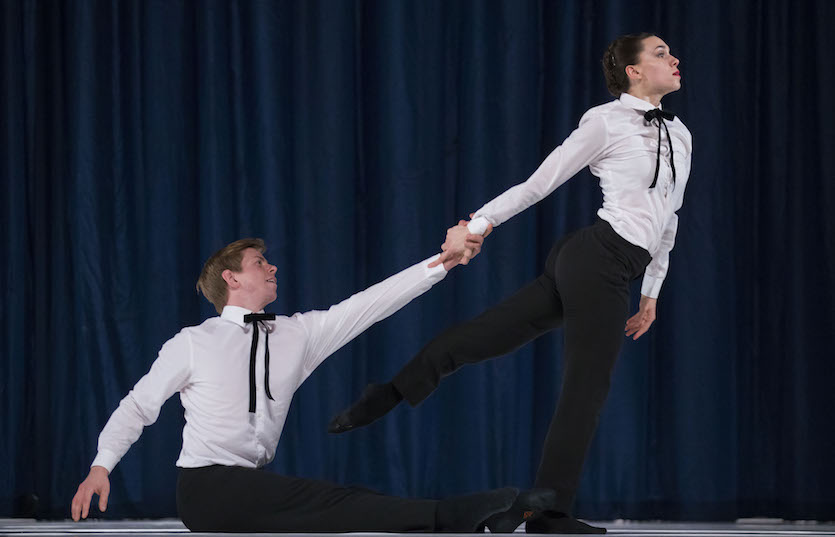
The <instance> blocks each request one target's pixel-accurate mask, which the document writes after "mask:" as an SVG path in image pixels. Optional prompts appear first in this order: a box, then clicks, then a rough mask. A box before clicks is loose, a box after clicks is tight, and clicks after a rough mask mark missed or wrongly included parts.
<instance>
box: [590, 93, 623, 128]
mask: <svg viewBox="0 0 835 537" xmlns="http://www.w3.org/2000/svg"><path fill="white" fill-rule="evenodd" d="M619 104H620V101H618V100H617V99H615V100H614V101H609V102H607V103H603V104H599V105H597V106H592V107H591V108H589V109H588V110H586V113H585V114H583V117H581V118H580V123H582V122H584V121H587V120H589V119H592V118H596V117H602V118H605V117H606V116H607V115H609V114H610V113H611V112H612V110H614V109H615V108H616V107H617V106H618V105H619Z"/></svg>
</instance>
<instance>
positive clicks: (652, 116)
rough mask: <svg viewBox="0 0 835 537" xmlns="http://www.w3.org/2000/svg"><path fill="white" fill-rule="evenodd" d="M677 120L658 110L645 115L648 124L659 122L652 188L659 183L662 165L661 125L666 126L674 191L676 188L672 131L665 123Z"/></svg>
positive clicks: (666, 112)
mask: <svg viewBox="0 0 835 537" xmlns="http://www.w3.org/2000/svg"><path fill="white" fill-rule="evenodd" d="M675 118H676V115H675V114H673V113H672V112H669V111H667V110H660V109H658V108H654V109H652V110H647V111H646V113H644V119H645V120H647V122H648V123H650V124H652V122H653V121H654V120H658V151H657V152H656V153H655V177H653V178H652V184H651V185H649V187H650V188H655V183H656V182H658V168H659V166H660V165H661V125H664V130H665V131H667V141H668V142H669V143H670V168H671V169H672V171H673V189H675V187H676V163H675V159H674V158H673V139H672V138H670V129H668V128H667V123H666V122H665V121H664V120H665V119H666V120H667V121H672V120H674V119H675Z"/></svg>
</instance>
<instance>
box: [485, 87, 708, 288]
mask: <svg viewBox="0 0 835 537" xmlns="http://www.w3.org/2000/svg"><path fill="white" fill-rule="evenodd" d="M653 108H655V107H654V106H653V105H652V104H650V103H648V102H647V101H644V100H642V99H639V98H637V97H634V96H632V95H630V94H628V93H624V94H622V95H621V96H620V98H619V99H617V100H615V101H612V102H609V103H606V104H603V105H600V106H596V107H594V108H591V109H590V110H589V111H588V112H586V113H585V114H584V115H583V117H582V119H580V125H579V126H578V127H577V129H576V130H574V132H572V133H571V135H570V136H569V137H568V138H566V140H565V141H564V142H563V143H562V145H560V146H559V147H557V148H556V149H554V151H553V152H552V153H551V154H550V155H549V156H548V158H546V159H545V161H544V162H543V163H542V164H541V165H540V166H539V168H538V169H537V170H536V171H535V172H534V173H533V175H531V176H530V178H529V179H528V180H527V181H525V182H524V183H520V184H518V185H516V186H514V187H512V188H510V189H508V190H507V191H506V192H504V193H503V194H501V195H500V196H498V197H496V198H495V199H493V200H492V201H491V202H489V203H487V204H486V205H485V206H484V207H482V208H481V209H479V210H478V211H476V213H475V215H474V217H473V220H472V222H470V225H469V228H470V230H471V231H472V232H475V233H483V232H484V229H486V228H487V223H488V222H489V223H491V224H493V226H498V225H500V224H502V223H503V222H505V221H506V220H508V219H510V218H511V217H512V216H514V215H516V214H518V213H520V212H522V211H524V210H525V209H527V208H528V207H530V206H531V205H533V204H534V203H536V202H538V201H540V200H541V199H542V198H544V197H545V196H547V195H548V194H550V193H551V192H553V191H554V190H555V189H556V188H557V187H559V186H560V185H562V184H563V183H565V182H566V181H568V180H569V179H570V178H571V177H573V176H574V175H575V174H576V173H577V172H579V171H580V170H581V169H583V168H584V167H586V166H588V167H589V169H590V170H591V173H592V174H593V175H595V176H597V177H598V178H599V179H600V188H601V189H602V190H603V207H601V208H600V209H599V210H598V211H597V214H598V216H600V218H602V219H603V220H606V221H607V222H609V224H611V226H612V228H613V229H614V230H615V231H616V232H617V233H618V234H619V235H620V236H621V237H623V238H624V239H626V240H627V241H629V242H630V243H632V244H635V245H637V246H640V247H642V248H644V249H646V250H647V252H649V254H650V255H651V256H652V262H651V263H650V264H649V265H648V266H647V268H646V271H645V272H644V280H643V284H642V285H641V294H643V295H646V296H648V297H651V298H657V297H658V293H659V291H660V290H661V284H662V283H663V282H664V278H665V276H666V275H667V269H668V267H669V256H670V250H672V248H673V244H674V243H675V236H676V229H677V227H678V216H676V211H678V209H679V208H680V207H681V205H682V202H683V201H684V189H685V187H686V186H687V179H688V177H689V175H690V157H691V153H692V144H693V137H692V135H691V134H690V131H689V130H688V129H687V127H685V126H684V123H682V122H681V120H680V119H679V118H678V117H676V118H675V119H674V120H673V121H667V122H666V123H667V127H668V129H669V131H670V136H671V137H672V141H673V152H674V156H675V167H676V180H675V185H674V184H673V174H672V169H671V168H670V148H669V141H668V139H667V134H666V131H665V130H664V129H663V128H662V129H661V136H662V138H661V161H660V170H659V173H658V183H657V184H656V186H655V188H649V186H650V185H651V184H652V179H653V176H654V175H655V163H656V154H657V150H658V127H657V126H656V125H655V124H652V125H650V124H649V123H648V122H647V121H646V120H645V119H644V112H646V111H647V110H652V109H653Z"/></svg>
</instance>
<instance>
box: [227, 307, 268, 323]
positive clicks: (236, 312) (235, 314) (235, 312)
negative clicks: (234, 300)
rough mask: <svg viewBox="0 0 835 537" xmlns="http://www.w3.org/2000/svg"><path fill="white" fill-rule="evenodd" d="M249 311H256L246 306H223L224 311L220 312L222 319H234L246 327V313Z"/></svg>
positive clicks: (234, 321)
mask: <svg viewBox="0 0 835 537" xmlns="http://www.w3.org/2000/svg"><path fill="white" fill-rule="evenodd" d="M263 311H264V310H261V311H260V312H258V313H263ZM249 313H255V312H254V311H252V310H248V309H246V308H242V307H240V306H223V312H221V314H220V318H221V319H226V320H227V321H232V322H233V323H235V324H236V325H238V326H240V327H242V328H246V323H245V322H244V315H247V314H249Z"/></svg>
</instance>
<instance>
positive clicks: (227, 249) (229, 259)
mask: <svg viewBox="0 0 835 537" xmlns="http://www.w3.org/2000/svg"><path fill="white" fill-rule="evenodd" d="M247 248H255V249H256V250H258V251H259V252H260V253H262V254H263V253H264V252H265V251H266V250H267V247H266V246H264V241H263V240H261V239H241V240H237V241H235V242H232V243H229V244H227V245H226V246H224V247H223V248H221V249H220V250H218V251H217V252H215V253H214V254H212V256H211V257H210V258H209V259H208V260H206V264H204V265H203V270H202V271H201V272H200V277H199V278H197V291H198V292H199V293H203V296H205V297H206V299H208V301H209V302H211V303H212V304H213V305H214V307H215V309H216V310H217V312H218V313H220V312H222V311H223V307H224V306H225V305H226V302H227V300H229V287H228V286H227V285H226V280H224V279H223V271H224V270H227V269H229V270H231V271H232V272H240V271H241V261H243V258H244V250H246V249H247Z"/></svg>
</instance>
